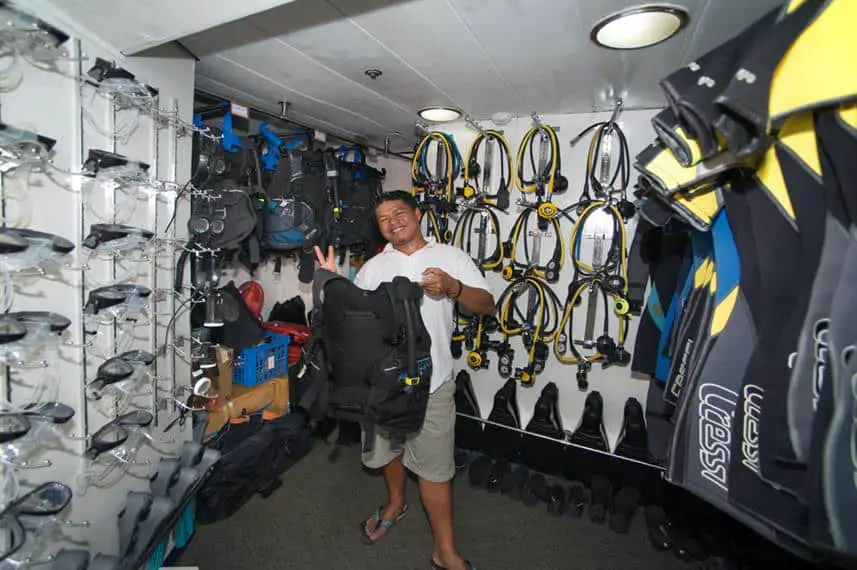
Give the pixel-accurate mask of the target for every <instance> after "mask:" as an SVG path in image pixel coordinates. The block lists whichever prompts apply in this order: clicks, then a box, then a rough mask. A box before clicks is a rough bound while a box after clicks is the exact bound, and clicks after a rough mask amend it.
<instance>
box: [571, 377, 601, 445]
mask: <svg viewBox="0 0 857 570" xmlns="http://www.w3.org/2000/svg"><path fill="white" fill-rule="evenodd" d="M571 442H572V443H575V444H577V445H582V446H584V447H589V448H592V449H597V450H598V451H604V452H605V453H610V446H609V444H608V443H607V433H606V432H605V431H604V400H603V399H602V398H601V394H600V393H599V392H598V391H592V392H590V393H589V395H588V396H586V402H585V403H584V405H583V415H582V416H581V418H580V425H579V426H578V427H577V429H576V430H574V433H573V434H572V435H571Z"/></svg>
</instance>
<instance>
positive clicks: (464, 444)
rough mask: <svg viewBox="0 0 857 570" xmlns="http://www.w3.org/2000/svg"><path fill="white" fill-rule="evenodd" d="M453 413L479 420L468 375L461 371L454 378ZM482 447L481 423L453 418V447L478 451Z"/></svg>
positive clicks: (477, 404)
mask: <svg viewBox="0 0 857 570" xmlns="http://www.w3.org/2000/svg"><path fill="white" fill-rule="evenodd" d="M455 411H456V412H458V413H459V414H466V415H468V416H473V417H474V418H481V417H482V414H481V413H480V412H479V402H478V401H477V400H476V394H475V393H474V391H473V384H472V383H471V382H470V374H469V373H468V372H467V371H466V370H462V371H460V372H459V373H458V375H457V376H456V377H455ZM481 445H482V422H480V421H477V420H474V419H471V418H465V417H461V416H458V417H456V418H455V446H456V447H457V448H459V449H469V450H471V451H478V450H479V449H480V447H481Z"/></svg>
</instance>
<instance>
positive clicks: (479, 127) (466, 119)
mask: <svg viewBox="0 0 857 570" xmlns="http://www.w3.org/2000/svg"><path fill="white" fill-rule="evenodd" d="M464 122H465V123H467V125H468V126H470V127H471V128H472V129H474V130H476V131H478V132H479V134H482V135H484V134H485V129H483V128H482V125H480V124H479V123H477V122H476V120H475V119H474V118H473V117H471V116H470V115H465V116H464Z"/></svg>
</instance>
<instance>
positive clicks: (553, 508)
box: [547, 483, 568, 517]
mask: <svg viewBox="0 0 857 570" xmlns="http://www.w3.org/2000/svg"><path fill="white" fill-rule="evenodd" d="M567 499H568V495H567V493H566V491H565V487H563V486H562V485H561V484H560V483H554V484H553V485H551V486H550V487H549V488H548V492H547V503H548V514H551V515H553V516H555V517H561V516H562V515H563V513H564V512H565V504H566V500H567Z"/></svg>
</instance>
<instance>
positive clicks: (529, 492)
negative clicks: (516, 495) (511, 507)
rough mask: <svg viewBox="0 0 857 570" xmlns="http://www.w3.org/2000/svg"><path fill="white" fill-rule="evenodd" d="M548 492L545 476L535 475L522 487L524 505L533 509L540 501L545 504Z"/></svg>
mask: <svg viewBox="0 0 857 570" xmlns="http://www.w3.org/2000/svg"><path fill="white" fill-rule="evenodd" d="M548 491H549V488H548V482H547V480H546V479H545V476H544V475H542V474H541V473H536V474H535V475H533V476H532V477H530V479H529V481H527V483H526V485H524V496H523V499H524V504H525V505H527V506H528V507H535V506H536V505H538V504H539V503H540V502H542V501H545V502H547V498H548Z"/></svg>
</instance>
